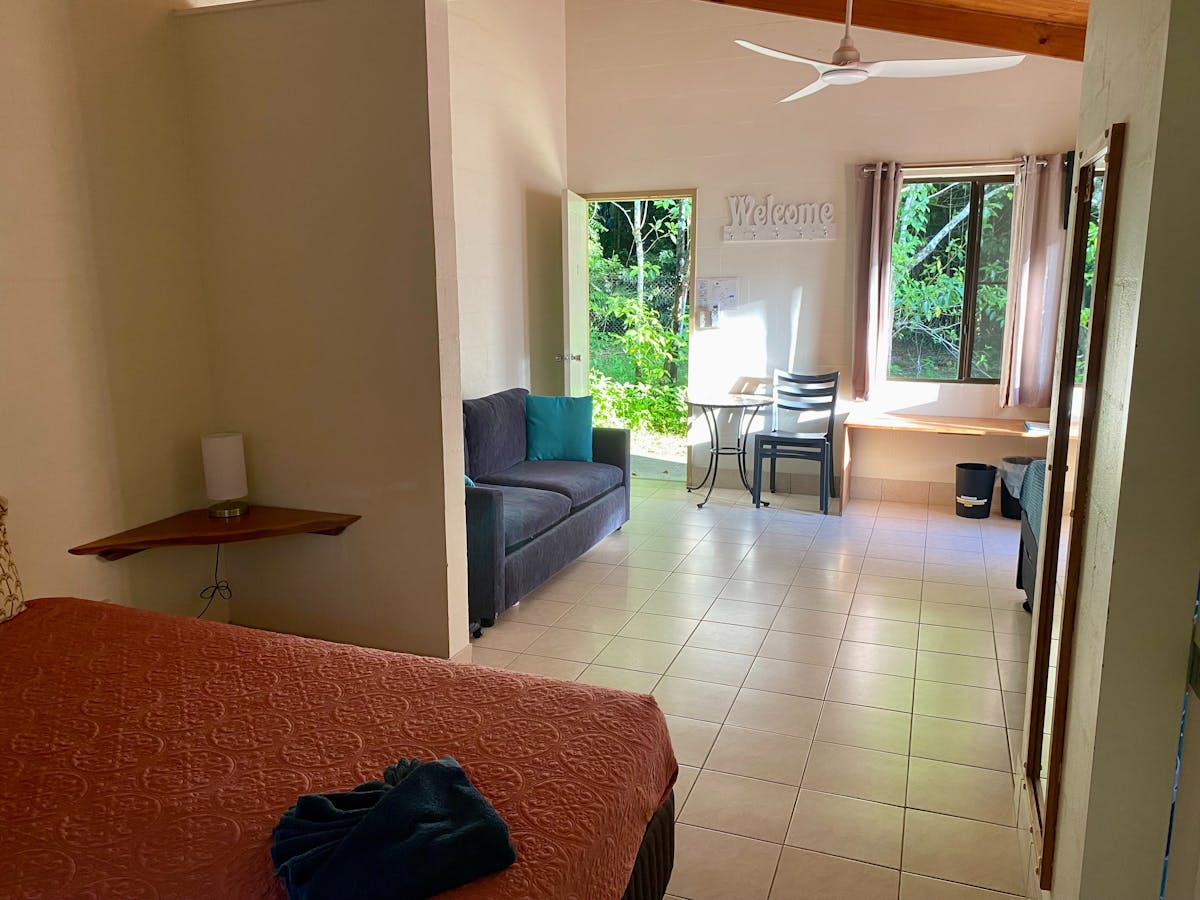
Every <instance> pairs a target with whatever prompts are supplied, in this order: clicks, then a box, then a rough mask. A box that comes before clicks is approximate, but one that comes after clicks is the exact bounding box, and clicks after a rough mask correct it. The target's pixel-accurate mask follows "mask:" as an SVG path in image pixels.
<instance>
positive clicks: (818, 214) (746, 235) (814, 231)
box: [724, 194, 836, 241]
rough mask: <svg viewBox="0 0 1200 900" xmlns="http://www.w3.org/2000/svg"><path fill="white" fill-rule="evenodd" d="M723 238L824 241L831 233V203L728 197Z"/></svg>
mask: <svg viewBox="0 0 1200 900" xmlns="http://www.w3.org/2000/svg"><path fill="white" fill-rule="evenodd" d="M729 217H730V220H731V222H730V224H729V225H726V226H725V234H724V237H725V240H726V241H828V240H832V239H833V238H834V237H835V236H836V233H835V227H834V222H833V204H832V203H828V202H826V203H777V202H775V195H774V194H767V196H766V197H765V198H763V199H762V200H759V199H758V198H756V197H755V196H754V195H753V194H737V195H734V196H732V197H730V198H729Z"/></svg>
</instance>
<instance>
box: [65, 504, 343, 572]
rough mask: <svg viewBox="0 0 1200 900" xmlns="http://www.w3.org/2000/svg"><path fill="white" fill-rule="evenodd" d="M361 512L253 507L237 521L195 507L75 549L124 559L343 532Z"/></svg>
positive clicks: (84, 554)
mask: <svg viewBox="0 0 1200 900" xmlns="http://www.w3.org/2000/svg"><path fill="white" fill-rule="evenodd" d="M360 518H361V516H352V515H345V514H342V513H331V512H317V511H315V510H311V509H284V508H282V507H278V506H251V507H250V509H249V511H248V512H246V513H244V514H243V515H240V516H237V517H236V518H232V519H214V518H212V517H211V516H209V514H208V510H207V509H191V510H188V511H187V512H185V513H180V514H179V515H177V516H171V517H170V518H169V519H160V520H159V521H157V522H151V523H149V524H148V525H141V526H139V527H137V528H132V529H130V530H129V531H122V532H121V533H120V534H113V535H110V536H108V537H106V538H101V539H100V540H98V541H92V542H91V543H89V544H81V545H80V546H78V547H72V548H71V550H70V552H71V553H73V554H75V555H76V556H99V557H100V558H101V559H107V560H114V559H124V558H125V557H126V556H132V555H133V554H135V553H141V552H142V551H143V550H153V549H154V548H155V547H180V546H197V545H206V544H236V543H239V542H241V541H258V540H262V539H264V538H272V537H283V536H284V535H289V534H330V535H335V534H341V533H342V532H343V531H345V530H346V529H347V528H348V527H349V526H351V525H353V524H354V523H355V522H357V521H358V520H359V519H360Z"/></svg>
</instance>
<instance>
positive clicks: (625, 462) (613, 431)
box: [592, 428, 632, 522]
mask: <svg viewBox="0 0 1200 900" xmlns="http://www.w3.org/2000/svg"><path fill="white" fill-rule="evenodd" d="M592 462H598V463H608V464H609V465H610V466H616V467H617V468H618V469H620V470H621V472H622V473H624V478H625V481H624V483H625V521H626V522H628V521H629V491H630V485H631V477H632V476H631V472H632V468H631V466H630V460H629V429H628V428H593V429H592Z"/></svg>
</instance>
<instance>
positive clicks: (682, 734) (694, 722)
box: [664, 715, 721, 802]
mask: <svg viewBox="0 0 1200 900" xmlns="http://www.w3.org/2000/svg"><path fill="white" fill-rule="evenodd" d="M664 718H665V719H666V720H667V730H668V731H669V732H671V746H672V747H673V748H674V749H675V759H676V760H677V761H678V763H679V764H680V765H681V766H695V767H696V768H700V767H701V766H703V765H704V761H705V760H706V759H707V758H708V751H709V750H711V749H712V745H713V742H714V741H716V739H717V733H718V732H719V731H720V730H721V726H720V725H718V724H716V723H715V722H701V721H700V720H699V719H689V718H687V717H686V716H672V715H665V716H664ZM676 802H678V800H677V801H676Z"/></svg>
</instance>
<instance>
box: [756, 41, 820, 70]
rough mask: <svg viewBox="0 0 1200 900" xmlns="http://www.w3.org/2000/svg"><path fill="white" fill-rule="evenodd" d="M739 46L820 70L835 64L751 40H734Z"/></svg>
mask: <svg viewBox="0 0 1200 900" xmlns="http://www.w3.org/2000/svg"><path fill="white" fill-rule="evenodd" d="M734 43H735V44H737V45H738V46H739V47H744V48H746V49H747V50H753V51H754V52H755V53H761V54H762V55H763V56H769V57H771V58H772V59H782V60H783V61H784V62H798V63H806V64H807V65H810V66H812V67H813V68H814V69H816V70H817V71H818V72H825V71H827V70H829V69H832V68H833V66H832V65H830V64H829V63H823V62H820V61H819V60H815V59H808V58H807V57H804V56H796V55H795V54H794V53H784V52H783V51H782V50H772V49H771V48H770V47H764V46H762V45H761V44H754V43H751V42H750V41H741V40H738V41H734Z"/></svg>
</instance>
